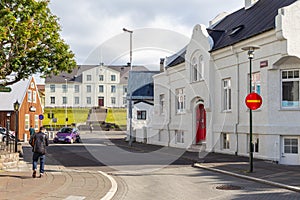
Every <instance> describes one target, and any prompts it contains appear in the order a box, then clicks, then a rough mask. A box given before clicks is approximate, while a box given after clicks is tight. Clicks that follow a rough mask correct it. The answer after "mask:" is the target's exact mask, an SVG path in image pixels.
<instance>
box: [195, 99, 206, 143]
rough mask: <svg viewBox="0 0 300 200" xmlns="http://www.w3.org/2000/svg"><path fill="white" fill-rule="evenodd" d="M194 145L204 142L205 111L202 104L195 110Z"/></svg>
mask: <svg viewBox="0 0 300 200" xmlns="http://www.w3.org/2000/svg"><path fill="white" fill-rule="evenodd" d="M196 131H197V132H196V144H197V143H199V142H200V141H203V140H206V111H205V109H204V105H203V104H199V105H198V106H197V108H196Z"/></svg>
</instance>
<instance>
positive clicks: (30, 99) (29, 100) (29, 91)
mask: <svg viewBox="0 0 300 200" xmlns="http://www.w3.org/2000/svg"><path fill="white" fill-rule="evenodd" d="M27 102H29V103H31V102H32V90H28V91H27Z"/></svg>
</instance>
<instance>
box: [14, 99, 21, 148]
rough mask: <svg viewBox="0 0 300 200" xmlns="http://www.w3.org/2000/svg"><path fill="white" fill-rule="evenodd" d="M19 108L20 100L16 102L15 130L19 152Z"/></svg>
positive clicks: (16, 145) (16, 146)
mask: <svg viewBox="0 0 300 200" xmlns="http://www.w3.org/2000/svg"><path fill="white" fill-rule="evenodd" d="M19 108H20V103H19V102H18V100H17V101H16V102H15V103H14V110H15V112H16V131H15V152H16V153H17V152H18V138H19Z"/></svg>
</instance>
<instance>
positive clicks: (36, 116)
mask: <svg viewBox="0 0 300 200" xmlns="http://www.w3.org/2000/svg"><path fill="white" fill-rule="evenodd" d="M38 128H39V116H38V115H34V129H35V130H38Z"/></svg>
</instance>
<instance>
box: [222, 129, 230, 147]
mask: <svg viewBox="0 0 300 200" xmlns="http://www.w3.org/2000/svg"><path fill="white" fill-rule="evenodd" d="M221 136H222V138H221V141H222V149H224V150H229V149H230V134H229V133H221Z"/></svg>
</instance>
